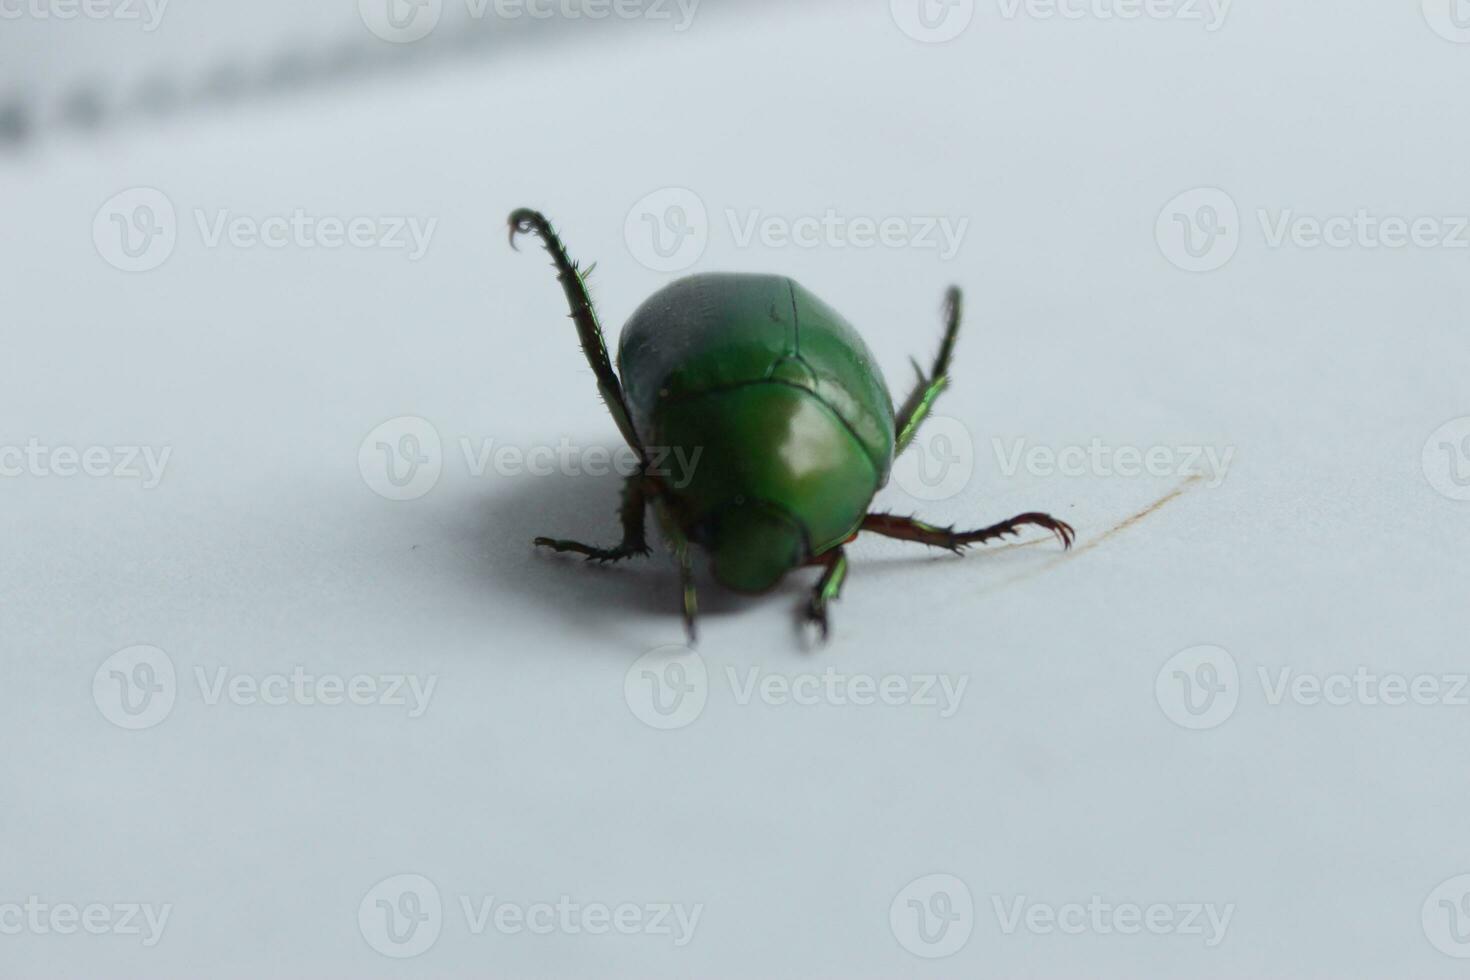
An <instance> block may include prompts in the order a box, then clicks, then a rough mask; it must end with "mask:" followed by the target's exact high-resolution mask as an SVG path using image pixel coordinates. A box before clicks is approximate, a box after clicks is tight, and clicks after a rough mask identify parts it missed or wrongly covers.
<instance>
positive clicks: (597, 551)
mask: <svg viewBox="0 0 1470 980" xmlns="http://www.w3.org/2000/svg"><path fill="white" fill-rule="evenodd" d="M645 481H646V477H645V476H644V475H643V473H642V472H638V473H634V474H633V475H631V476H629V477H628V479H627V481H626V482H624V484H623V506H622V507H621V508H620V509H619V512H618V513H619V516H620V517H621V518H622V522H623V541H622V543H621V544H619V545H618V546H617V547H615V548H596V547H593V546H592V545H590V544H582V543H581V542H580V541H565V540H561V539H558V538H537V539H536V546H537V547H539V548H550V549H551V550H552V551H558V552H562V551H570V552H573V553H575V554H579V555H584V556H586V558H587V560H588V561H597V562H610V561H622V560H623V559H624V558H632V557H633V556H634V555H646V554H648V541H647V539H646V538H645V536H644V530H643V512H644V507H645V505H646V504H647V502H648V497H647V488H646V486H645Z"/></svg>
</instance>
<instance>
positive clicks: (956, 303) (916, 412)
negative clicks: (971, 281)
mask: <svg viewBox="0 0 1470 980" xmlns="http://www.w3.org/2000/svg"><path fill="white" fill-rule="evenodd" d="M962 308H963V297H962V296H961V294H960V290H959V287H958V286H951V287H949V292H947V293H945V296H944V321H945V322H944V340H943V341H941V342H940V344H939V353H938V354H937V355H936V356H935V358H934V366H933V367H932V368H930V369H929V373H928V374H927V375H926V374H924V371H923V369H922V368H920V367H919V364H918V362H917V361H915V362H914V370H915V371H916V372H918V375H919V380H918V382H917V383H916V384H915V385H914V390H913V391H911V392H910V393H909V397H908V398H907V399H905V400H904V403H903V406H902V407H901V408H900V409H899V410H898V415H897V417H896V418H895V419H894V429H895V430H896V433H897V438H896V445H895V446H894V450H893V452H894V455H895V456H896V455H898V454H899V453H901V452H903V451H904V450H905V449H907V448H908V446H909V443H911V442H913V441H914V436H915V435H916V434H917V433H918V431H919V426H920V425H921V424H923V421H924V419H926V418H928V417H929V412H930V410H931V409H932V408H933V407H934V402H935V401H936V400H937V399H938V398H939V394H940V392H942V391H944V389H945V388H948V387H949V361H950V358H951V357H952V356H953V355H954V342H955V338H956V337H957V336H959V332H960V313H961V310H962Z"/></svg>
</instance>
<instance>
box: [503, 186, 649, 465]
mask: <svg viewBox="0 0 1470 980" xmlns="http://www.w3.org/2000/svg"><path fill="white" fill-rule="evenodd" d="M527 232H532V233H534V234H535V235H536V237H537V238H540V239H541V244H542V245H544V246H545V247H546V251H547V253H548V254H550V256H551V264H552V265H554V266H556V278H557V281H558V282H560V283H561V288H562V292H564V293H565V294H566V297H567V303H568V305H570V306H571V308H572V322H573V323H574V324H576V327H577V337H578V338H579V339H580V340H581V341H582V351H583V353H585V354H586V355H587V363H588V364H590V365H592V373H593V374H595V375H597V390H598V391H600V392H601V393H602V400H603V401H604V402H606V403H607V410H608V411H609V412H610V413H612V417H613V421H614V422H616V423H617V426H618V431H619V432H621V433H622V434H623V438H624V439H626V440H627V442H628V445H629V446H631V447H632V448H633V451H634V452H636V453H637V454H638V456H639V458H640V459H642V460H644V461H645V462H646V461H647V459H648V455H647V453H645V452H644V450H643V443H642V442H641V441H639V439H638V432H637V430H636V429H634V428H633V418H632V416H631V415H630V414H629V412H628V402H627V399H626V398H624V397H623V385H622V382H621V381H619V380H618V375H617V372H616V371H614V370H613V366H612V361H611V359H609V358H608V356H607V342H606V341H605V340H604V339H603V336H602V327H601V325H600V324H598V322H597V311H596V310H594V309H593V308H592V297H591V296H589V295H588V294H587V282H586V280H585V279H584V278H583V273H582V270H581V269H580V268H579V267H578V266H577V263H575V262H573V261H572V257H571V256H570V255H568V254H567V249H566V246H565V245H563V244H562V242H561V238H560V236H558V235H557V233H556V229H554V228H552V227H551V222H550V221H548V220H547V218H546V216H545V215H544V214H542V213H541V212H540V211H533V210H531V209H530V208H521V209H520V210H518V211H515V212H513V213H512V214H511V216H510V246H511V248H515V244H516V236H517V235H524V234H526V233H527Z"/></svg>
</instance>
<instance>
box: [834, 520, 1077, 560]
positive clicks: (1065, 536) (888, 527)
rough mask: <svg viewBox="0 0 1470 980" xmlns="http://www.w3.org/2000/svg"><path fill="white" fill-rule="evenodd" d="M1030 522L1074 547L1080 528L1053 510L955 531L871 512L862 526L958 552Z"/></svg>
mask: <svg viewBox="0 0 1470 980" xmlns="http://www.w3.org/2000/svg"><path fill="white" fill-rule="evenodd" d="M1027 525H1031V526H1034V527H1044V528H1046V529H1047V530H1048V531H1050V532H1052V533H1053V534H1055V535H1056V536H1057V537H1058V538H1060V539H1061V542H1062V547H1063V548H1070V547H1072V541H1073V539H1075V538H1076V537H1077V532H1076V531H1074V530H1073V529H1072V525H1070V524H1068V523H1067V522H1066V521H1059V520H1057V519H1056V518H1055V517H1052V516H1051V515H1050V514H1037V513H1030V514H1021V515H1019V516H1017V517H1012V518H1011V519H1010V520H1008V521H1001V522H1000V523H999V524H994V525H992V526H990V527H984V528H981V529H980V530H978V531H956V530H955V529H954V528H952V527H935V526H933V525H932V524H925V523H923V522H921V521H916V520H914V519H913V518H912V517H898V516H896V515H894V514H869V515H868V516H867V517H865V518H863V525H862V529H863V530H864V531H873V532H874V533H876V534H882V535H884V536H886V537H890V538H898V539H899V540H901V541H917V542H918V543H919V544H927V545H929V546H930V547H931V548H947V549H949V550H950V551H953V552H954V553H955V554H960V553H961V552H963V551H964V550H965V549H966V548H968V547H969V546H970V545H972V544H984V543H985V542H986V541H994V540H995V539H996V538H1000V537H1004V536H1005V535H1007V534H1019V533H1020V529H1021V528H1023V527H1026V526H1027Z"/></svg>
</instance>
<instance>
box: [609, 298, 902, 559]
mask: <svg viewBox="0 0 1470 980" xmlns="http://www.w3.org/2000/svg"><path fill="white" fill-rule="evenodd" d="M618 370H619V374H620V375H621V378H622V384H623V390H624V393H625V397H626V399H627V402H628V407H629V411H630V413H631V415H632V420H633V424H634V427H635V428H636V429H637V431H638V434H639V436H640V437H641V438H642V440H643V442H644V445H645V446H647V447H649V448H650V449H651V450H653V451H654V453H655V454H656V453H657V452H659V451H661V450H666V449H670V448H674V447H678V448H680V449H683V450H684V451H685V452H686V453H692V452H694V451H696V450H697V451H698V452H699V454H700V455H699V458H698V463H697V465H696V466H695V467H694V470H693V477H692V479H691V480H690V481H689V483H688V485H687V486H685V487H682V488H680V487H674V488H673V497H674V500H675V502H676V505H677V507H678V509H679V515H678V516H679V519H680V523H681V524H682V525H683V526H684V527H685V529H686V530H687V531H688V532H689V534H690V537H691V538H692V539H693V540H695V541H697V542H699V543H703V544H708V543H709V541H708V538H709V534H710V528H711V527H712V526H713V523H714V522H718V520H719V515H720V514H722V513H731V512H733V509H736V508H740V507H745V506H749V505H751V504H757V505H759V506H761V507H762V508H764V509H765V510H766V511H767V512H769V513H772V514H780V515H781V518H782V520H783V521H786V522H790V523H791V524H792V525H794V526H795V527H796V528H797V529H799V534H800V536H801V538H802V539H803V541H804V551H805V554H804V555H803V556H800V557H802V558H803V559H804V558H807V557H811V556H812V555H818V554H821V553H822V552H824V551H826V550H828V549H830V548H832V547H835V546H836V545H838V544H841V543H842V542H843V541H845V540H846V539H847V538H848V537H850V536H851V535H852V533H853V532H854V531H856V530H857V527H858V525H859V523H861V521H862V519H863V516H864V515H865V514H866V513H867V509H868V505H869V503H870V502H871V501H872V498H873V495H874V494H875V493H876V492H877V491H878V489H879V488H880V487H882V486H883V484H884V483H885V482H887V479H888V473H889V470H890V468H891V466H892V463H893V449H894V428H893V426H894V421H893V400H892V397H891V396H890V395H889V392H888V388H887V386H886V385H885V384H884V383H883V377H882V374H881V373H880V372H879V370H878V368H877V366H876V364H875V363H874V360H873V356H872V354H871V353H870V352H869V351H868V348H867V345H866V344H864V343H863V340H862V338H861V337H859V336H858V334H857V331H855V330H854V329H853V328H852V327H851V326H850V325H849V324H848V323H847V321H846V320H844V319H843V318H842V316H841V315H840V314H838V313H837V312H836V311H835V310H833V309H832V308H831V307H830V306H828V305H827V304H825V303H823V302H822V301H821V300H820V299H818V298H817V297H816V296H814V295H812V294H811V293H810V292H808V291H807V290H806V289H804V288H802V287H801V286H800V285H798V284H797V283H795V282H793V281H792V280H791V279H788V278H786V277H784V276H771V275H742V274H719V275H699V276H692V277H689V278H687V279H681V280H679V281H677V282H674V283H672V284H670V285H669V286H667V287H665V288H664V289H662V290H660V291H659V292H657V293H655V294H654V295H653V296H651V297H650V298H649V299H648V300H647V301H646V302H645V303H644V304H643V305H642V306H641V307H639V309H638V310H637V312H635V313H634V314H633V317H632V318H631V319H630V320H629V321H628V323H627V325H626V326H625V327H624V328H623V333H622V338H621V341H620V343H619V345H618ZM686 458H687V457H686ZM747 536H748V535H747Z"/></svg>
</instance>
